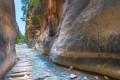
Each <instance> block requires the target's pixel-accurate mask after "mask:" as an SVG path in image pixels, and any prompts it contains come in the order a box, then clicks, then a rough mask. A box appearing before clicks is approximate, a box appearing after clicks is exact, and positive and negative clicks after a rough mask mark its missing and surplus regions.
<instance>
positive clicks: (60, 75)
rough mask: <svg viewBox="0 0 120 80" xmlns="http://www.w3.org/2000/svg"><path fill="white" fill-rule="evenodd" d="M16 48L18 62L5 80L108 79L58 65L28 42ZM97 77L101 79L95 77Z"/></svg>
mask: <svg viewBox="0 0 120 80" xmlns="http://www.w3.org/2000/svg"><path fill="white" fill-rule="evenodd" d="M16 50H17V61H16V64H15V66H14V67H13V68H12V69H11V70H10V71H9V72H8V73H7V74H6V79H5V80H99V79H100V80H106V79H104V78H103V77H101V76H97V75H93V74H88V73H84V72H81V71H79V70H74V69H72V70H69V68H66V67H63V66H60V65H56V64H54V63H53V62H51V61H50V60H49V59H48V58H47V56H45V55H44V54H42V53H41V52H39V51H38V50H35V49H30V48H28V47H27V45H26V44H20V45H16ZM71 74H75V75H76V76H77V78H75V79H71V78H70V75H71ZM96 77H99V79H95V78H96ZM86 78H87V79H86Z"/></svg>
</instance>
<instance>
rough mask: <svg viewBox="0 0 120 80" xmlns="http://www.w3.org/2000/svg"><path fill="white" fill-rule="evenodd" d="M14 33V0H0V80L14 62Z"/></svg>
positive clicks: (15, 29)
mask: <svg viewBox="0 0 120 80" xmlns="http://www.w3.org/2000/svg"><path fill="white" fill-rule="evenodd" d="M16 34H17V24H16V19H15V8H14V0H0V80H2V79H1V78H2V76H3V75H4V74H5V73H6V71H7V70H8V69H9V68H10V67H11V66H12V65H13V64H14V62H15V38H16Z"/></svg>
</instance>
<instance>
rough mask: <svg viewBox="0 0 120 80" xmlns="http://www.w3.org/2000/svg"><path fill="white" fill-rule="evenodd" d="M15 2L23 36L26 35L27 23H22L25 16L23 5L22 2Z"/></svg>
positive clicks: (17, 19)
mask: <svg viewBox="0 0 120 80" xmlns="http://www.w3.org/2000/svg"><path fill="white" fill-rule="evenodd" d="M14 1H15V11H16V21H17V23H18V26H19V30H20V31H21V33H22V34H23V35H25V21H22V20H21V19H20V18H22V16H23V11H22V10H21V7H22V3H21V0H14Z"/></svg>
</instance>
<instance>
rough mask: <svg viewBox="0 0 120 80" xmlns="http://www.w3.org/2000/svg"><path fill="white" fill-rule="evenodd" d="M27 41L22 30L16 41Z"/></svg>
mask: <svg viewBox="0 0 120 80" xmlns="http://www.w3.org/2000/svg"><path fill="white" fill-rule="evenodd" d="M25 41H26V38H25V37H24V36H23V35H22V34H21V32H19V33H18V34H17V37H16V43H22V42H25Z"/></svg>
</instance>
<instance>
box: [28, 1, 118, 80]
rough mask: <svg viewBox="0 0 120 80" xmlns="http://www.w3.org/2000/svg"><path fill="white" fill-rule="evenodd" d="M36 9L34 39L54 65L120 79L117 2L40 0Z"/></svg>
mask: <svg viewBox="0 0 120 80" xmlns="http://www.w3.org/2000/svg"><path fill="white" fill-rule="evenodd" d="M39 9H40V12H39V28H37V30H38V32H39V35H38V34H37V33H34V37H37V38H36V39H37V40H36V42H37V43H38V44H39V46H40V48H42V51H43V52H44V53H45V54H48V55H49V56H50V59H51V60H52V61H53V62H55V63H58V64H62V65H65V66H74V67H75V68H78V69H81V70H85V71H90V72H95V73H100V74H104V75H108V76H110V77H113V78H117V79H120V0H41V4H40V8H39ZM28 14H29V13H28ZM28 17H29V16H28ZM28 25H29V24H28ZM30 27H31V26H29V28H30ZM27 28H28V26H27ZM35 30H36V28H34V29H33V30H31V32H30V31H29V30H27V31H29V33H27V34H26V35H27V37H30V36H29V35H33V32H34V31H35ZM35 34H37V35H35ZM34 37H33V38H34ZM33 38H32V39H33ZM28 40H29V38H28Z"/></svg>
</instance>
